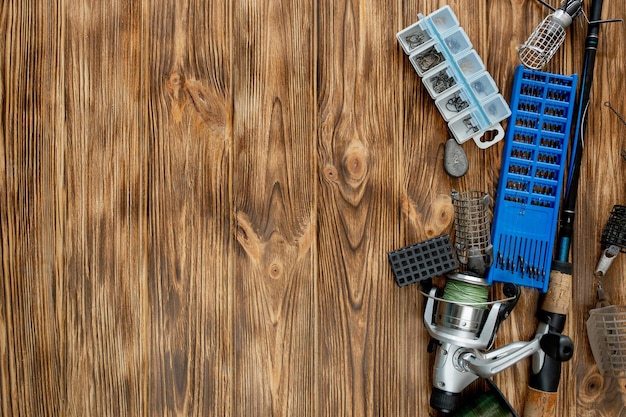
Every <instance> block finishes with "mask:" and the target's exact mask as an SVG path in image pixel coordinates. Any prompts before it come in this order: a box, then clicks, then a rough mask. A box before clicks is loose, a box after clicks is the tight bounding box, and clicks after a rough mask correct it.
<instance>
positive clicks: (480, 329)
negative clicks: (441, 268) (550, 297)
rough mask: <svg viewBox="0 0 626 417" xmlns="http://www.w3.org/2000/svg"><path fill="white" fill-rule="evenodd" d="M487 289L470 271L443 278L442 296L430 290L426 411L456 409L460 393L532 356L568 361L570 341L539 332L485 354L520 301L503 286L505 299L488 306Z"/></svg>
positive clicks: (426, 312) (426, 313) (426, 316)
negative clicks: (430, 373)
mask: <svg viewBox="0 0 626 417" xmlns="http://www.w3.org/2000/svg"><path fill="white" fill-rule="evenodd" d="M488 292H489V285H488V284H487V282H486V280H485V279H484V278H482V277H480V276H478V275H475V274H473V273H471V272H454V273H450V274H448V275H447V284H446V286H445V288H444V289H443V293H441V291H440V289H439V288H437V287H433V288H431V289H430V291H429V292H428V293H423V294H424V295H425V296H426V297H427V301H426V307H425V309H424V324H425V326H426V329H427V331H428V333H429V334H430V336H431V337H432V340H431V343H430V344H429V351H430V352H433V351H436V359H435V365H434V381H433V385H434V387H433V391H432V394H431V397H430V406H431V407H432V408H434V409H436V410H439V411H441V412H443V413H451V412H454V411H457V410H458V409H459V408H460V407H461V405H462V404H461V392H462V391H463V390H464V389H465V388H466V387H467V386H468V385H469V384H471V383H472V382H473V381H475V380H476V379H477V378H479V377H481V378H490V377H492V376H494V375H496V374H497V373H499V372H501V371H503V370H504V369H506V368H508V367H510V366H511V365H514V364H516V363H517V362H519V361H521V360H522V359H524V358H526V357H528V356H531V355H532V354H534V353H536V352H540V353H541V354H544V355H548V356H549V357H551V358H553V359H555V360H557V361H565V360H568V359H569V358H571V356H572V353H573V344H572V341H571V339H570V338H569V337H567V336H563V335H560V334H555V333H551V332H549V329H548V327H547V326H546V327H545V328H540V330H539V331H538V333H537V334H536V336H535V337H534V338H533V339H532V340H530V341H526V342H521V341H520V342H513V343H510V344H508V345H506V346H503V347H500V348H498V349H495V350H491V351H490V350H489V349H490V348H491V347H492V345H493V342H494V340H495V337H496V333H497V330H498V327H499V326H500V323H501V322H502V321H504V320H505V319H506V318H507V317H508V316H509V314H510V313H511V311H512V310H513V308H514V307H515V305H516V304H517V301H518V300H519V298H520V295H521V289H520V287H518V286H516V285H514V284H505V285H504V287H503V293H504V296H505V298H503V299H501V300H498V301H495V302H488V301H487V298H488Z"/></svg>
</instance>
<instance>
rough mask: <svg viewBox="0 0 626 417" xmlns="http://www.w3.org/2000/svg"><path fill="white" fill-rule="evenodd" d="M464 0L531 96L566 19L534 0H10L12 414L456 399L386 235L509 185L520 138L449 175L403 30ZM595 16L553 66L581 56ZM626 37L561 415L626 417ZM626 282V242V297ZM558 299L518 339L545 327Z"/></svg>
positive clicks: (578, 243)
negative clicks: (523, 52) (611, 306)
mask: <svg viewBox="0 0 626 417" xmlns="http://www.w3.org/2000/svg"><path fill="white" fill-rule="evenodd" d="M48 3H49V4H48ZM586 3H588V2H586ZM604 3H605V6H604V13H603V16H604V17H606V18H608V17H622V18H623V17H626V5H625V4H624V3H623V2H621V1H617V0H605V2H604ZM444 4H449V5H450V6H451V7H452V8H453V10H454V11H455V12H456V14H457V16H458V18H459V20H460V22H461V25H462V26H463V28H464V29H465V30H466V32H467V33H468V35H469V36H470V38H471V40H472V42H473V44H474V47H475V49H476V50H477V51H478V53H479V54H480V56H481V57H482V59H483V61H484V62H485V65H486V67H487V69H488V70H489V71H490V72H491V74H492V76H493V77H494V79H495V80H496V82H497V84H498V86H499V87H500V89H501V90H502V92H503V94H504V96H505V97H508V96H509V95H510V91H511V84H512V78H513V71H514V68H515V66H516V65H517V64H518V60H517V57H516V53H515V46H516V45H518V44H520V43H521V42H523V41H524V40H525V38H526V37H527V36H528V34H529V33H530V32H531V31H532V29H533V28H534V26H535V25H536V24H537V23H538V22H539V21H540V20H541V19H542V18H543V17H544V16H545V15H546V14H547V13H548V11H547V10H546V9H545V8H543V7H542V6H540V5H539V4H538V3H537V2H534V1H530V0H508V1H505V0H502V1H472V2H469V1H463V0H451V1H449V2H443V1H435V0H427V1H420V2H417V1H397V2H388V1H382V0H374V1H370V2H359V1H352V0H341V1H328V0H326V1H312V0H311V1H288V0H283V1H279V0H273V1H265V2H263V1H261V2H259V1H254V0H246V1H244V0H242V1H233V2H205V1H200V0H183V1H171V0H170V1H165V0H162V1H146V0H144V1H136V2H127V1H120V0H113V1H108V2H100V1H95V0H88V1H80V2H79V1H74V0H62V1H59V2H36V1H32V0H30V1H10V0H5V1H3V2H1V3H0V33H1V35H0V36H1V37H2V41H0V168H1V169H0V237H1V245H2V247H1V248H2V251H1V253H2V255H1V256H2V258H1V259H2V265H1V275H2V289H1V290H0V378H1V383H0V410H1V411H2V415H4V416H17V415H21V416H31V415H32V416H46V415H50V416H61V415H66V416H83V415H116V416H118V415H119V416H136V415H180V416H182V415H215V416H222V415H223V416H243V415H249V416H253V415H263V416H270V415H272V416H289V415H302V416H322V415H333V416H373V415H388V416H412V415H422V416H423V415H428V414H429V413H432V410H430V409H429V406H428V399H429V395H430V390H431V381H432V369H431V368H432V363H433V357H432V355H430V354H429V353H428V352H426V346H427V342H428V336H427V333H426V331H425V330H424V327H423V325H422V314H423V307H424V305H423V300H422V296H421V295H420V294H419V292H418V288H417V287H405V288H402V289H400V288H398V287H396V285H395V283H394V281H393V278H392V276H391V272H390V270H389V267H388V265H387V260H386V253H387V252H388V251H390V250H393V249H396V248H399V247H402V246H405V245H407V244H410V243H415V242H417V241H420V240H424V239H426V238H429V237H433V236H437V235H439V234H441V233H445V232H449V231H450V228H451V224H452V221H453V211H452V205H451V201H450V197H449V195H450V191H451V190H452V189H457V190H470V189H479V190H484V191H487V192H489V193H490V194H491V195H492V196H493V195H494V194H495V189H496V186H497V179H498V168H499V165H500V155H501V151H502V144H499V145H496V146H494V147H492V148H489V149H487V150H485V151H482V150H480V149H478V148H477V147H476V146H474V145H473V144H471V143H467V144H465V145H464V148H465V150H466V152H467V154H468V157H469V160H470V164H471V166H470V171H469V173H468V174H467V175H466V176H465V177H463V178H461V179H452V178H450V177H448V176H447V175H446V174H445V173H444V171H443V165H442V158H443V145H444V143H445V140H446V139H447V138H448V132H447V128H446V125H445V122H444V121H443V119H442V118H441V117H440V115H439V114H438V112H437V110H436V108H435V106H434V104H433V102H432V100H431V99H430V98H429V97H428V95H427V93H426V90H425V89H424V87H423V86H422V85H421V82H420V80H419V79H418V78H417V76H416V75H415V73H414V71H413V70H412V68H411V65H410V63H409V62H408V60H407V59H406V57H405V56H404V53H403V52H402V50H401V48H400V47H399V45H398V44H397V42H396V40H395V33H396V32H397V31H398V30H400V29H402V28H404V27H406V26H408V25H409V24H411V23H413V22H414V21H415V20H416V19H417V18H416V13H418V12H422V13H424V14H428V13H430V12H432V11H434V10H436V9H437V8H438V7H440V6H443V5H444ZM587 6H588V5H586V7H587ZM585 32H586V29H585V24H584V23H583V22H582V20H581V21H579V22H577V23H576V24H574V26H573V27H572V28H570V29H569V30H568V35H567V39H566V42H565V45H564V46H563V47H562V48H561V50H560V51H559V52H558V54H557V56H556V57H555V59H554V60H553V61H552V62H551V63H550V64H549V66H548V67H547V68H546V70H548V71H552V72H558V73H565V74H570V73H572V72H578V71H580V67H581V63H582V53H583V51H582V45H583V39H584V36H585ZM625 34H626V32H625V30H624V27H623V26H620V25H619V24H617V25H610V26H609V25H606V26H603V27H602V28H601V35H600V47H599V52H598V57H597V64H596V78H595V83H594V86H593V91H592V101H591V106H590V112H589V113H590V115H589V126H588V130H587V132H588V137H587V138H586V139H587V140H586V150H585V155H584V158H583V168H582V177H583V179H584V180H583V181H581V185H580V198H579V204H578V214H577V217H576V225H575V226H576V231H575V238H574V245H573V254H574V256H573V261H574V271H575V275H574V288H573V294H574V295H573V299H572V303H571V307H570V310H571V314H570V315H569V318H568V325H567V332H568V334H569V335H570V336H571V337H572V338H573V339H574V341H575V344H576V352H575V356H574V358H573V360H572V361H570V362H569V363H567V364H566V365H565V366H564V373H563V382H562V385H561V388H560V391H559V395H558V400H557V407H558V410H559V414H558V415H560V416H574V415H578V416H598V417H599V416H603V417H609V416H610V417H612V416H624V415H626V412H625V411H624V409H625V407H626V382H625V381H623V380H616V379H611V378H603V377H602V376H601V375H600V374H599V372H598V370H597V367H596V366H595V364H594V362H593V358H592V356H591V353H590V348H589V346H588V343H587V338H586V332H585V326H584V322H585V320H586V318H587V316H588V311H589V309H590V308H592V307H593V306H594V304H595V302H596V294H595V281H594V278H593V277H592V272H593V270H594V267H595V263H596V261H597V258H598V256H599V254H600V243H599V240H600V234H601V231H602V227H603V225H604V223H605V222H606V220H607V218H608V215H609V213H610V210H611V208H612V206H613V205H614V204H626V178H625V176H626V161H624V160H622V159H621V157H620V156H619V152H620V150H621V149H622V148H624V147H626V126H625V125H624V124H623V123H622V122H621V121H620V120H619V119H618V118H617V117H616V116H615V115H614V114H613V113H612V112H611V111H610V110H609V109H608V108H607V107H605V106H604V105H603V103H604V102H606V101H609V102H610V103H611V105H612V106H613V107H614V108H615V109H617V110H618V111H619V112H621V113H622V114H626V99H625V97H624V94H623V92H624V90H625V89H626V85H625V84H624V83H625V77H624V75H623V73H624V70H625V69H626V61H624V58H623V57H624V54H623V51H624V49H625V48H626V42H625V39H624V36H625ZM625 277H626V261H625V260H624V258H623V257H620V258H619V259H618V260H617V261H616V262H615V263H614V265H613V267H612V268H611V271H610V273H609V275H607V276H606V277H605V278H604V279H603V284H604V286H605V288H606V289H607V291H608V293H609V294H610V295H611V297H612V301H613V302H614V303H615V304H625V303H626V290H625V289H624V288H625V287H624V285H623V279H624V278H625ZM537 298H538V294H537V293H536V292H534V291H532V290H524V293H523V297H522V300H521V301H520V303H519V304H518V306H517V307H516V308H515V310H514V312H513V314H512V315H511V317H510V318H509V319H508V320H507V321H506V322H505V323H504V324H503V325H502V327H501V329H500V331H499V334H498V340H497V343H498V344H499V345H502V344H505V343H508V342H510V341H514V340H524V339H528V338H530V337H532V334H533V332H534V330H535V318H534V312H535V309H536V307H537ZM527 380H528V361H524V362H522V363H520V364H518V365H516V366H514V367H512V368H510V369H508V370H506V371H504V372H502V373H501V374H500V375H498V376H497V377H496V378H495V381H496V383H497V384H498V385H499V386H500V388H501V389H502V391H503V392H504V394H505V395H506V396H507V398H508V399H509V401H510V402H511V403H512V405H513V406H514V407H515V408H516V409H517V410H518V411H520V412H521V411H522V410H523V406H524V399H525V396H526V382H527Z"/></svg>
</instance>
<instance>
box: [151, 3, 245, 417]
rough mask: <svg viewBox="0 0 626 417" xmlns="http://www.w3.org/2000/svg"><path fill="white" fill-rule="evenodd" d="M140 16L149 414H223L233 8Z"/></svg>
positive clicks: (166, 7)
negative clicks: (143, 22)
mask: <svg viewBox="0 0 626 417" xmlns="http://www.w3.org/2000/svg"><path fill="white" fill-rule="evenodd" d="M147 11H148V13H149V19H148V20H147V24H148V25H149V26H148V27H149V30H148V33H149V35H148V36H149V37H148V39H146V43H145V45H146V49H148V57H147V58H146V63H147V74H145V75H146V76H147V77H148V80H147V84H148V102H147V103H146V105H147V106H148V114H147V122H148V123H147V125H146V126H147V127H146V129H147V132H146V136H147V140H148V145H147V147H148V151H147V154H148V161H147V165H148V167H149V168H148V173H147V176H148V177H147V178H148V186H149V187H148V189H147V195H148V197H147V198H148V203H147V204H148V217H149V225H148V231H147V233H148V235H149V242H148V247H147V253H148V283H147V287H148V291H149V295H148V297H149V298H148V305H149V309H150V311H149V321H147V322H146V323H145V324H144V325H145V326H146V327H147V328H148V329H149V338H148V340H147V341H146V343H147V344H148V345H149V350H150V357H149V366H148V368H147V369H144V372H148V375H147V377H146V381H147V384H148V396H149V409H148V413H147V414H148V415H228V414H230V413H231V412H232V409H231V406H232V405H231V402H230V401H229V398H230V396H231V389H232V388H231V380H232V370H231V366H232V361H231V356H232V352H231V336H230V335H231V314H232V312H231V304H230V297H231V288H232V285H233V283H232V281H230V280H229V276H230V275H229V274H230V273H231V266H230V262H231V261H230V255H229V252H230V251H231V250H232V220H231V211H232V209H231V200H230V198H229V197H228V196H229V194H230V190H231V146H232V129H231V123H232V122H231V120H232V97H231V92H230V84H231V71H230V68H231V67H230V62H231V55H230V53H231V52H230V36H229V34H230V24H229V21H230V13H231V10H230V6H229V5H228V4H221V3H214V2H211V3H207V2H203V1H190V2H176V1H164V2H151V3H149V7H148V8H147Z"/></svg>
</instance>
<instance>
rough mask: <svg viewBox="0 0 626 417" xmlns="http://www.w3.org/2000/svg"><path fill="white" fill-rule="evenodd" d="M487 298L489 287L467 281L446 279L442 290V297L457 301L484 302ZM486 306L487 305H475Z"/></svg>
mask: <svg viewBox="0 0 626 417" xmlns="http://www.w3.org/2000/svg"><path fill="white" fill-rule="evenodd" d="M488 298H489V289H488V288H487V287H485V286H482V285H476V284H470V283H468V282H462V281H456V280H448V283H447V284H446V287H445V288H444V290H443V299H444V300H446V301H451V302H457V303H486V302H487V299H488ZM476 307H477V308H487V305H486V304H484V305H480V306H476Z"/></svg>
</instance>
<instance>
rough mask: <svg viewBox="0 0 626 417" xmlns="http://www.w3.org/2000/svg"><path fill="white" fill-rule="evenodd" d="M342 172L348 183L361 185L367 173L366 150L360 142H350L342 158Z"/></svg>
mask: <svg viewBox="0 0 626 417" xmlns="http://www.w3.org/2000/svg"><path fill="white" fill-rule="evenodd" d="M342 165H343V170H344V172H345V174H346V179H347V180H348V182H353V183H361V182H362V181H363V180H364V178H365V176H366V174H367V171H368V154H367V149H366V148H365V147H364V146H363V144H362V143H361V142H357V141H355V142H352V143H351V144H350V145H349V146H348V148H347V149H346V152H345V154H344V156H343V160H342Z"/></svg>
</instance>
